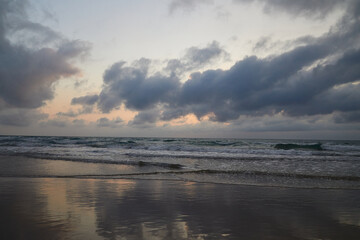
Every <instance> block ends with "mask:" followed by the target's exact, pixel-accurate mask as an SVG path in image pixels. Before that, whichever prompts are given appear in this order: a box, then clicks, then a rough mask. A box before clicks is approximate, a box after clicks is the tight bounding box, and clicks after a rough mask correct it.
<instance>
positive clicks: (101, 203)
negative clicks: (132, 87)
mask: <svg viewBox="0 0 360 240" xmlns="http://www.w3.org/2000/svg"><path fill="white" fill-rule="evenodd" d="M0 211H1V214H2V217H1V220H0V221H1V222H0V223H1V229H0V230H1V236H0V237H1V239H69V238H70V239H240V238H244V239H315V238H319V239H358V236H360V224H359V222H360V194H359V191H358V190H321V189H291V188H262V187H247V186H236V185H220V184H218V185H216V184H201V183H188V182H174V181H157V180H151V181H146V180H120V179H117V180H100V179H96V180H92V179H56V178H41V179H37V178H0Z"/></svg>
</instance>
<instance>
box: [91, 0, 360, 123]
mask: <svg viewBox="0 0 360 240" xmlns="http://www.w3.org/2000/svg"><path fill="white" fill-rule="evenodd" d="M300 2H302V1H299V2H298V3H297V4H293V3H291V4H290V3H289V5H287V4H286V3H284V2H283V1H274V2H273V3H274V4H275V5H276V6H277V5H279V6H280V4H283V7H286V8H291V9H292V8H294V9H295V8H300V7H302V8H304V9H305V10H306V9H310V8H311V6H314V8H315V9H317V7H316V6H317V3H315V2H312V1H309V2H306V3H305V2H302V3H303V4H300ZM269 4H270V3H269ZM328 4H329V8H330V7H331V6H335V5H337V2H336V1H333V2H332V1H330V2H329V3H328ZM349 4H353V3H352V2H351V3H350V2H349ZM359 6H360V4H359V3H357V5H351V7H350V5H349V7H348V12H347V14H345V15H344V17H343V18H342V19H341V20H340V21H339V22H338V23H337V24H336V25H335V26H333V27H332V28H331V29H330V30H329V32H327V33H325V34H324V35H322V36H320V37H312V36H305V37H302V38H299V39H295V40H294V47H293V48H292V49H290V50H287V51H285V52H283V53H280V54H278V55H274V56H271V57H267V58H258V57H256V56H248V57H245V58H244V59H242V60H240V61H238V62H236V63H235V64H234V65H233V66H232V67H231V68H230V69H228V70H222V69H209V70H206V71H203V72H193V73H192V74H191V76H190V78H189V79H188V80H187V81H186V82H184V83H180V81H179V77H176V76H180V75H181V72H184V71H187V70H188V69H192V67H194V69H195V68H199V67H201V66H204V64H206V62H207V61H209V59H212V58H216V57H218V56H219V55H221V54H223V51H222V50H221V48H220V47H219V44H218V43H217V42H213V43H211V44H209V45H208V46H207V47H206V48H189V49H188V51H187V53H186V54H185V56H184V57H183V58H180V59H173V60H170V61H169V62H168V66H167V68H165V69H164V72H158V73H155V74H152V75H151V74H149V71H148V69H149V62H150V60H145V59H141V60H139V62H138V63H137V64H135V65H133V66H130V67H125V63H124V62H118V63H115V64H114V65H113V66H112V67H111V68H109V69H108V70H107V71H106V72H105V74H104V87H103V90H102V91H101V93H100V98H99V99H100V100H99V102H98V106H99V107H100V109H101V110H102V111H103V112H109V111H110V110H111V109H113V108H116V107H118V106H120V105H121V104H125V107H127V108H130V109H133V110H137V111H139V114H138V115H137V116H136V117H135V118H134V120H133V121H131V122H130V123H129V124H130V125H133V126H136V125H139V126H140V125H142V124H154V123H155V122H156V121H158V120H159V119H160V120H164V121H170V120H172V119H176V118H179V117H181V116H185V115H187V114H195V115H196V116H197V117H198V118H199V119H201V118H203V117H206V116H207V117H208V119H210V120H211V121H217V122H228V121H234V120H236V119H239V117H240V116H252V117H258V116H272V115H276V114H280V113H281V114H282V116H288V117H299V116H301V117H304V116H314V115H329V114H339V113H344V114H343V115H341V116H342V118H341V119H343V120H341V121H346V119H349V120H351V121H355V120H356V119H357V117H356V116H357V114H351V113H352V112H357V111H359V110H360V95H359V94H358V92H359V90H360V85H359V84H357V82H358V81H359V80H360V44H359V42H360V41H359V40H360V24H359V23H360V22H359V18H358V16H359V15H356V14H358V13H357V12H356V11H354V10H353V9H359V8H360V7H359ZM325 8H326V7H325ZM309 11H310V10H309ZM359 13H360V11H359ZM267 41H268V40H267V39H264V41H263V42H262V43H259V46H258V47H259V48H261V47H263V46H264V45H266V44H267ZM139 63H141V64H139ZM169 69H171V71H169ZM169 72H171V73H170V74H169ZM345 113H346V114H345ZM339 116H340V115H339ZM346 116H348V117H347V118H346ZM338 121H340V120H338Z"/></svg>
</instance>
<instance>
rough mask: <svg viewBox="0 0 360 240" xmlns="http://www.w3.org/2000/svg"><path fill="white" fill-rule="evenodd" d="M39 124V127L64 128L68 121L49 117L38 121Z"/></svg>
mask: <svg viewBox="0 0 360 240" xmlns="http://www.w3.org/2000/svg"><path fill="white" fill-rule="evenodd" d="M39 125H40V126H41V127H56V128H65V127H67V126H68V125H69V122H68V121H65V120H61V119H50V120H47V121H43V122H40V123H39Z"/></svg>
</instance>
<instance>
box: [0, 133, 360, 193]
mask: <svg viewBox="0 0 360 240" xmlns="http://www.w3.org/2000/svg"><path fill="white" fill-rule="evenodd" d="M0 155H3V156H17V158H2V160H1V161H2V166H6V167H2V168H1V169H0V177H25V178H41V177H46V178H81V179H84V178H86V179H145V180H146V179H157V180H178V181H191V182H199V183H221V184H237V185H256V186H265V187H267V186H275V187H291V188H331V189H360V141H328V140H326V141H323V140H256V139H204V138H199V139H197V138H125V137H44V136H0ZM42 160H43V161H45V160H46V163H47V165H46V167H33V166H44V164H43V165H41V164H40V165H39V164H37V165H31V164H30V162H29V161H42ZM6 161H11V162H6ZM14 161H15V162H14ZM64 161H67V162H69V161H70V162H71V163H72V164H73V165H74V164H75V165H76V166H75V165H74V167H73V168H70V169H69V168H67V169H62V168H61V163H62V162H64ZM29 164H30V165H29ZM29 166H32V167H29ZM49 166H52V167H49Z"/></svg>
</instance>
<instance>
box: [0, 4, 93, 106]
mask: <svg viewBox="0 0 360 240" xmlns="http://www.w3.org/2000/svg"><path fill="white" fill-rule="evenodd" d="M26 3H27V2H26V1H5V0H1V1H0V9H1V10H0V99H1V101H3V102H5V103H6V104H5V105H3V106H4V107H6V108H38V107H41V106H42V105H44V104H45V101H46V100H51V99H52V98H53V95H54V87H53V86H54V83H55V82H57V81H58V80H59V79H61V78H66V77H70V76H73V75H76V74H78V73H79V72H80V70H79V69H78V68H77V67H76V66H74V65H73V61H74V60H76V59H78V58H81V57H83V56H84V55H85V54H87V52H88V50H89V48H90V45H89V43H86V42H82V41H79V40H76V41H70V40H67V39H65V38H63V37H62V36H61V35H60V34H57V33H55V32H54V31H52V30H51V29H50V28H48V27H46V26H43V25H41V24H39V23H34V22H31V21H29V20H28V19H27V18H26V6H27V5H26ZM30 33H31V34H32V35H31V36H29V34H30ZM20 36H21V38H20ZM34 39H37V42H38V43H39V44H35V45H34V44H33V43H34V41H35V40H34ZM52 43H53V46H51V44H52ZM37 45H39V46H37Z"/></svg>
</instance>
